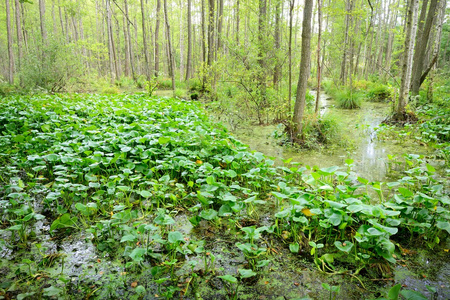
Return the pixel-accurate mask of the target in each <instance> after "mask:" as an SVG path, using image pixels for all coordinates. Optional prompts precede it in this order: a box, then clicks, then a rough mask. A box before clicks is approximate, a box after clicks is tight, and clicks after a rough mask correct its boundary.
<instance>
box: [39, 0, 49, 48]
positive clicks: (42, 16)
mask: <svg viewBox="0 0 450 300" xmlns="http://www.w3.org/2000/svg"><path fill="white" fill-rule="evenodd" d="M39 18H40V21H41V36H42V40H43V41H46V40H47V30H46V29H45V0H39Z"/></svg>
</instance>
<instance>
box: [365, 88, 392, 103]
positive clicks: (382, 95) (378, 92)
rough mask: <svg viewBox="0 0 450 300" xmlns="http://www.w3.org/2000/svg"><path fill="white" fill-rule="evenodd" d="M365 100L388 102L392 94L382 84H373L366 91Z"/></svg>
mask: <svg viewBox="0 0 450 300" xmlns="http://www.w3.org/2000/svg"><path fill="white" fill-rule="evenodd" d="M367 98H368V99H369V100H370V101H375V102H384V101H389V100H391V98H392V92H391V89H390V88H389V87H387V86H386V85H383V84H374V85H373V86H372V87H370V89H369V90H368V91H367Z"/></svg>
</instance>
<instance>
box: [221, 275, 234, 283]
mask: <svg viewBox="0 0 450 300" xmlns="http://www.w3.org/2000/svg"><path fill="white" fill-rule="evenodd" d="M218 277H219V278H221V279H223V280H225V281H228V282H229V283H236V282H237V278H236V277H234V276H231V275H223V276H218Z"/></svg>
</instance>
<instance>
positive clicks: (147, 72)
mask: <svg viewBox="0 0 450 300" xmlns="http://www.w3.org/2000/svg"><path fill="white" fill-rule="evenodd" d="M141 16H142V45H143V47H144V59H145V66H144V72H145V76H146V77H147V80H150V78H151V77H150V70H151V67H150V59H149V57H148V56H149V55H148V46H147V29H146V28H147V26H145V9H144V0H141Z"/></svg>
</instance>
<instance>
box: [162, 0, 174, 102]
mask: <svg viewBox="0 0 450 300" xmlns="http://www.w3.org/2000/svg"><path fill="white" fill-rule="evenodd" d="M164 20H165V23H166V34H167V45H168V50H169V69H170V71H171V73H172V89H173V94H174V96H175V68H174V64H175V63H174V59H173V52H172V40H171V38H170V25H169V16H168V14H167V0H164Z"/></svg>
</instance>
